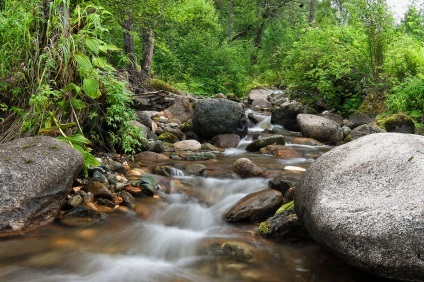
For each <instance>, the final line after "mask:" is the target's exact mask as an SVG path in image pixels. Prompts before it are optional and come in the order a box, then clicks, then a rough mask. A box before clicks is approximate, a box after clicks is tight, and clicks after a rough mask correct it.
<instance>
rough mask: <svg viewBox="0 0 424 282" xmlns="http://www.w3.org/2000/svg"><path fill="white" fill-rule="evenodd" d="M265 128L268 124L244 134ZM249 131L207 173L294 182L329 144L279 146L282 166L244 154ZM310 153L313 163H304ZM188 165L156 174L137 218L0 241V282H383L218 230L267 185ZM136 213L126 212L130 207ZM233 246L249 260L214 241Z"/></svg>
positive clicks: (238, 232) (299, 247)
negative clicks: (245, 167) (191, 172)
mask: <svg viewBox="0 0 424 282" xmlns="http://www.w3.org/2000/svg"><path fill="white" fill-rule="evenodd" d="M270 126H272V125H271V124H270V123H269V118H264V120H263V121H262V122H261V123H260V124H259V126H258V127H257V128H254V129H252V131H251V132H259V131H261V130H263V129H264V128H269V127H270ZM250 138H251V137H250V135H249V136H248V137H246V139H245V140H242V142H240V145H239V147H238V148H235V149H228V150H226V151H225V152H224V153H222V154H220V155H219V156H218V158H217V159H216V160H209V161H204V162H200V163H203V164H205V165H207V166H208V169H211V170H218V171H231V166H232V164H233V163H234V161H235V160H237V159H238V158H240V157H247V158H250V159H251V160H252V161H253V162H254V163H255V164H257V165H258V166H259V167H261V168H262V169H264V170H265V171H267V174H268V175H269V176H270V177H272V175H273V174H275V175H278V174H279V175H281V173H282V174H283V175H284V176H285V177H286V178H288V179H289V180H291V181H292V182H294V183H296V182H297V181H298V180H299V178H300V177H301V175H302V173H303V172H302V169H306V168H307V167H308V166H309V165H310V164H311V163H312V162H313V161H314V158H315V157H317V156H319V155H320V154H322V153H324V152H326V151H328V150H329V149H330V147H328V146H322V147H313V146H300V145H295V144H288V145H289V146H292V148H293V149H296V150H298V151H300V152H301V153H302V156H303V157H302V158H297V159H290V160H283V159H276V158H274V157H272V156H267V155H260V154H255V153H247V152H246V151H245V150H244V148H245V147H246V145H247V144H248V143H249V142H250V140H251V139H250ZM311 156H313V157H311ZM191 163H192V162H187V161H175V160H169V161H164V162H161V163H143V164H134V166H141V167H152V166H154V165H170V166H173V167H174V168H175V169H176V170H175V173H174V174H175V175H176V176H175V177H171V178H166V177H162V176H161V177H156V179H157V181H158V183H160V185H161V187H162V188H163V191H158V194H159V195H160V196H161V198H163V200H159V199H138V203H137V207H141V208H145V209H146V210H147V212H144V213H142V214H143V216H140V213H115V214H113V215H111V216H110V218H109V219H108V220H107V221H106V222H97V223H96V222H82V224H76V225H74V224H65V223H63V222H61V221H57V222H55V223H53V224H51V225H49V226H45V227H42V228H39V229H38V230H35V231H32V232H29V233H27V234H25V235H23V236H19V237H14V238H8V239H5V238H2V239H1V240H0V250H1V251H0V281H40V282H49V281H52V282H53V281H287V282H289V281H343V282H344V281H361V282H362V281H384V280H383V279H379V278H376V277H374V276H371V275H369V274H367V273H364V272H361V271H359V270H356V269H354V268H352V267H350V266H348V265H346V264H345V263H343V262H342V261H341V260H340V259H338V258H336V257H335V256H333V255H332V254H330V253H329V252H327V251H325V250H323V249H322V248H321V247H319V246H318V245H316V244H315V243H313V242H312V241H302V242H273V241H270V240H265V239H263V238H261V237H260V236H259V235H258V234H257V233H256V230H257V228H258V226H259V223H243V224H228V223H226V222H224V221H223V220H222V214H223V213H224V211H225V210H226V209H227V208H228V207H230V206H231V205H232V204H234V203H235V202H236V201H237V200H239V199H240V198H242V197H243V196H245V195H247V194H249V193H252V192H255V191H259V190H261V189H266V188H267V182H268V180H269V179H263V178H251V179H218V178H203V177H191V176H190V177H188V176H184V175H183V174H184V168H185V167H186V166H187V165H188V164H191ZM137 207H136V209H137ZM225 242H227V243H231V244H242V246H247V247H248V249H250V250H251V252H252V256H251V258H250V259H246V258H243V257H241V258H240V257H234V256H225V255H223V254H222V252H220V251H219V250H220V249H219V247H217V246H221V245H222V244H223V243H225Z"/></svg>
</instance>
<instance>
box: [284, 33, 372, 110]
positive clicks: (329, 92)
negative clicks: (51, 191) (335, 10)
mask: <svg viewBox="0 0 424 282" xmlns="http://www.w3.org/2000/svg"><path fill="white" fill-rule="evenodd" d="M364 41H365V38H364V35H363V34H361V33H360V32H358V30H357V29H354V28H352V27H350V26H341V27H334V26H332V27H329V28H311V29H308V30H307V31H306V33H305V34H304V36H303V37H302V38H301V39H300V40H299V41H298V42H296V43H295V44H294V45H293V47H292V49H291V50H290V52H289V53H288V55H287V57H286V58H285V60H284V62H283V69H282V72H283V76H284V84H286V85H287V86H288V87H289V89H291V91H292V92H293V96H294V97H298V98H300V99H302V100H303V101H304V102H306V103H307V104H311V105H313V104H314V103H315V102H316V101H318V100H320V99H325V101H326V104H327V107H328V108H330V109H336V110H337V111H338V112H340V113H342V114H346V113H348V112H350V111H352V110H355V109H356V108H357V107H359V105H360V103H361V100H362V97H363V96H362V93H361V89H362V88H363V81H364V77H366V75H367V71H366V66H365V65H364V64H363V62H364V61H365V60H366V57H364V56H365V54H366V52H364V51H365V50H364Z"/></svg>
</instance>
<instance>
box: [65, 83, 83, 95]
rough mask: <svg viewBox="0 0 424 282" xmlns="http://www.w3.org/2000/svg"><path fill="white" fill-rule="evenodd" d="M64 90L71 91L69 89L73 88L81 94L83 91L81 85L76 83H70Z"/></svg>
mask: <svg viewBox="0 0 424 282" xmlns="http://www.w3.org/2000/svg"><path fill="white" fill-rule="evenodd" d="M63 90H64V91H69V90H73V91H75V93H77V94H80V93H81V87H79V86H78V85H76V84H74V83H72V82H71V83H69V84H68V85H66V87H65V88H63Z"/></svg>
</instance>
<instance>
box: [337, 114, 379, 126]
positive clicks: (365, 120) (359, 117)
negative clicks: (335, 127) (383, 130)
mask: <svg viewBox="0 0 424 282" xmlns="http://www.w3.org/2000/svg"><path fill="white" fill-rule="evenodd" d="M373 122H374V119H373V118H370V117H368V116H366V115H365V114H362V113H357V114H353V115H351V116H350V117H349V119H347V120H344V121H343V124H344V125H345V126H347V127H349V128H350V129H354V128H356V127H358V126H360V125H364V124H370V123H373Z"/></svg>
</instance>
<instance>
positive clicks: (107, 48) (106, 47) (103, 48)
mask: <svg viewBox="0 0 424 282" xmlns="http://www.w3.org/2000/svg"><path fill="white" fill-rule="evenodd" d="M99 49H100V51H102V52H103V53H107V52H108V51H119V50H121V49H120V48H118V47H116V46H115V45H112V44H105V45H101V46H99Z"/></svg>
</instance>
